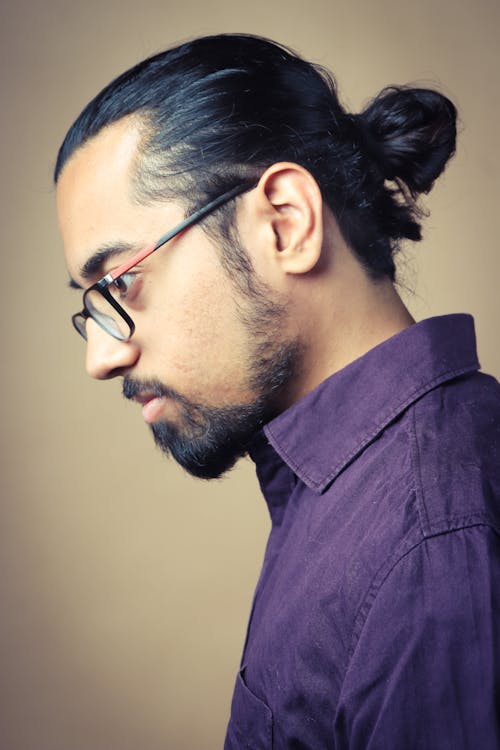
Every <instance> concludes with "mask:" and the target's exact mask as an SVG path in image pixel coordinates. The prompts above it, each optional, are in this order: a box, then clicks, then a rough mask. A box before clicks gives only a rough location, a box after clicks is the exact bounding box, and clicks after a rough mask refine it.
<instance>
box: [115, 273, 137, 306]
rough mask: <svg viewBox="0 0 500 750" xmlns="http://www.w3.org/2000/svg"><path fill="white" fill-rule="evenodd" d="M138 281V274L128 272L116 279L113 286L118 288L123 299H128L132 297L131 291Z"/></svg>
mask: <svg viewBox="0 0 500 750" xmlns="http://www.w3.org/2000/svg"><path fill="white" fill-rule="evenodd" d="M136 281H137V274H135V273H130V272H127V273H124V274H122V275H121V276H119V277H118V278H117V279H115V280H114V281H113V282H112V284H111V286H112V287H114V288H115V289H116V290H117V292H118V294H119V296H120V299H121V300H126V299H127V298H129V297H130V292H131V291H132V289H133V287H134V284H135V282H136ZM123 286H124V287H125V289H123Z"/></svg>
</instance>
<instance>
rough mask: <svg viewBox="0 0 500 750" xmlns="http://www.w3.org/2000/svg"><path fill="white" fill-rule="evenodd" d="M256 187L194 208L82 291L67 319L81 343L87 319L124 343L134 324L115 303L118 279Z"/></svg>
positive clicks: (120, 287) (120, 293)
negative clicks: (78, 308)
mask: <svg viewBox="0 0 500 750" xmlns="http://www.w3.org/2000/svg"><path fill="white" fill-rule="evenodd" d="M256 184H257V183H256V182H252V183H251V184H250V185H249V184H248V183H247V184H245V185H238V186H237V187H234V188H232V189H231V190H228V191H227V192H225V193H222V195H219V196H218V197H217V198H214V200H213V201H210V203H207V204H206V206H203V207H202V208H200V209H198V211H195V212H194V213H193V214H191V215H190V216H188V217H187V218H186V219H184V220H183V221H181V222H180V224H177V226H175V227H174V228H173V229H171V230H170V231H169V232H167V233H166V234H164V235H162V237H160V239H159V240H158V242H157V243H156V244H155V245H153V246H152V247H148V248H146V249H145V250H141V251H140V252H139V253H137V254H136V255H134V257H133V258H130V259H129V260H128V261H126V262H125V263H123V264H122V265H121V266H118V268H115V269H114V270H113V271H110V272H109V273H107V274H106V276H103V278H102V279H100V280H99V281H97V282H96V283H95V284H93V285H92V286H90V287H89V288H88V289H86V290H85V292H84V293H83V309H82V310H81V312H78V313H76V314H75V315H73V317H72V318H71V320H72V321H73V325H74V327H75V328H76V330H77V331H78V333H79V334H80V336H82V337H83V338H84V339H85V341H86V340H87V319H88V318H92V320H95V322H96V323H97V324H98V325H99V326H100V327H101V328H103V329H104V330H105V331H106V333H109V334H110V335H111V336H113V337H114V338H115V339H118V340H119V341H128V340H129V339H130V338H131V336H132V334H133V333H134V331H135V325H134V321H133V320H132V318H131V317H130V315H129V314H128V313H127V312H126V311H125V310H124V309H123V307H122V306H121V305H120V303H119V302H118V299H122V300H123V299H124V298H125V297H126V295H127V291H128V288H127V284H126V283H125V280H124V279H123V278H122V277H123V276H124V275H125V274H126V273H127V272H128V271H130V270H131V269H132V268H133V267H134V266H136V265H138V263H140V262H141V261H143V260H144V259H145V258H147V257H148V256H149V255H152V254H153V253H154V252H156V250H158V249H159V248H160V247H163V245H165V244H166V243H167V242H168V241H169V240H171V239H173V238H174V237H175V236H176V235H178V234H180V233H181V232H183V231H184V230H185V229H188V228H189V227H192V226H193V224H196V223H197V222H199V221H201V219H203V218H204V217H205V216H208V214H210V213H212V211H215V209H216V208H219V207H220V206H223V205H224V204H225V203H228V202H229V201H230V200H232V199H233V198H236V197H237V196H238V195H241V194H242V193H246V192H248V191H249V190H252V188H254V187H255V186H256ZM117 298H118V299H117Z"/></svg>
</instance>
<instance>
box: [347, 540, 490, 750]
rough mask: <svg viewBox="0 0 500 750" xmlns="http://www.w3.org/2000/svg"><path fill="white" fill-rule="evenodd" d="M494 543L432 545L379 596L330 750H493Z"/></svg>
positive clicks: (402, 566)
mask: <svg viewBox="0 0 500 750" xmlns="http://www.w3.org/2000/svg"><path fill="white" fill-rule="evenodd" d="M499 675H500V539H499V537H498V535H497V534H496V532H495V531H494V530H493V529H492V528H491V527H489V526H487V525H477V526H471V527H468V528H462V529H459V530H455V531H451V532H448V533H445V534H441V535H439V536H435V537H431V538H428V539H426V540H425V541H423V542H421V543H420V544H419V545H418V546H417V547H415V548H413V549H412V550H411V551H410V552H409V553H408V554H406V555H405V556H404V557H403V558H402V559H401V560H400V561H399V562H398V563H397V565H395V567H394V568H393V569H392V571H391V572H390V573H389V575H388V576H387V578H386V579H385V581H384V582H383V584H382V585H381V587H380V589H379V590H378V592H377V593H376V594H375V597H374V600H373V604H372V606H371V608H370V610H369V614H368V616H367V617H366V620H365V622H364V623H363V625H362V628H361V632H360V635H359V638H358V641H357V643H356V644H355V646H354V650H353V653H352V657H351V659H350V662H349V666H348V669H347V672H346V676H345V679H344V683H343V686H342V690H341V695H340V701H339V704H338V710H337V713H336V717H335V729H334V737H335V744H334V747H335V750H347V749H349V750H402V749H404V750H476V749H478V748H481V750H498V748H500V720H499V717H500V695H499V688H500V685H499V682H500V680H499Z"/></svg>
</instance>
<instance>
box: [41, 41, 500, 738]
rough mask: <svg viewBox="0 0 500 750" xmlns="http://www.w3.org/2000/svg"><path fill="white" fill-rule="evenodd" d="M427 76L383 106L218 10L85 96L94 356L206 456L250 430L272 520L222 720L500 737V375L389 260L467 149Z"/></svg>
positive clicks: (157, 428)
mask: <svg viewBox="0 0 500 750" xmlns="http://www.w3.org/2000/svg"><path fill="white" fill-rule="evenodd" d="M455 138H456V111H455V107H454V106H453V104H452V103H451V102H450V101H449V100H448V99H447V98H446V97H445V96H443V95H442V94H440V93H438V92H436V91H433V90H430V89H424V88H415V87H413V88H412V87H392V88H388V89H385V90H383V91H382V92H381V93H380V94H379V95H378V96H377V97H375V98H374V99H373V101H372V102H371V103H370V104H369V105H368V106H367V107H366V109H365V110H364V111H363V112H362V113H361V114H356V115H354V114H351V113H348V112H346V111H345V110H344V108H343V107H342V105H341V104H340V102H339V100H338V97H337V94H336V88H335V84H334V82H333V79H332V78H331V77H330V76H329V75H328V74H327V73H326V72H325V71H324V70H322V69H320V68H318V67H315V66H314V65H312V64H310V63H308V62H306V61H304V60H302V59H301V58H300V57H298V56H297V55H295V54H294V53H291V52H290V51H288V50H286V49H285V48H283V47H281V46H280V45H278V44H275V43H273V42H270V41H267V40H265V39H261V38H258V37H253V36H248V35H219V36H215V37H204V38H200V39H197V40H194V41H192V42H188V43H185V44H183V45H181V46H179V47H177V48H174V49H171V50H167V51H166V52H164V53H161V54H159V55H156V56H155V57H153V58H150V59H148V60H145V61H144V62H142V63H139V64H138V65H137V66H135V67H134V68H132V69H131V70H129V71H127V72H125V73H124V74H123V75H122V76H120V77H119V78H117V79H116V80H115V81H113V82H112V83H111V84H109V86H107V87H106V88H105V89H104V90H103V91H102V92H101V93H100V94H98V95H97V96H96V98H95V99H94V100H93V101H92V102H90V103H89V105H87V107H86V108H85V109H84V111H83V112H82V114H81V115H80V116H79V118H78V119H77V120H76V121H75V123H74V124H73V126H72V127H71V129H70V130H69V132H68V135H67V136H66V139H65V141H64V143H63V145H62V147H61V149H60V152H59V155H58V159H57V164H56V170H55V180H56V183H57V200H58V212H59V220H60V225H61V231H62V236H63V240H64V246H65V254H66V260H67V265H68V269H69V272H70V276H71V284H72V286H74V287H76V288H78V289H82V290H84V295H83V306H82V309H81V311H80V312H77V313H76V314H75V315H74V316H73V324H74V326H75V328H76V330H77V331H78V333H79V334H80V335H81V336H82V337H83V338H84V339H85V341H86V348H87V349H86V351H87V360H86V364H87V370H88V372H89V374H90V375H92V376H93V377H96V378H111V377H117V376H118V377H121V378H122V380H123V394H124V396H125V397H126V398H128V399H133V400H135V401H137V402H138V403H139V404H140V406H141V407H142V412H143V416H144V419H145V421H146V423H148V424H149V425H150V428H151V430H152V432H153V435H154V438H155V441H156V442H157V444H158V445H159V446H160V447H161V448H162V450H163V451H164V452H165V453H167V454H171V455H172V456H173V457H174V458H175V460H177V461H178V462H179V464H180V465H181V466H183V467H184V468H185V469H186V470H187V471H188V472H190V473H191V474H193V475H195V476H198V477H204V478H207V479H209V478H213V477H218V476H221V475H222V474H223V473H224V472H225V471H227V470H228V469H229V468H231V467H232V466H233V464H234V463H235V461H236V460H237V459H238V458H239V457H241V456H243V455H246V454H248V453H249V454H250V456H251V457H252V459H253V460H254V461H255V463H256V469H257V475H258V479H259V482H260V486H261V488H262V491H263V494H264V496H265V499H266V502H267V504H268V507H269V511H270V515H271V519H272V530H271V534H270V538H269V542H268V546H267V550H266V556H265V560H264V565H263V571H262V574H261V577H260V579H259V583H258V586H257V590H256V594H255V599H254V603H253V607H252V613H251V617H250V623H249V627H248V633H247V639H246V643H245V646H244V651H243V656H242V663H241V670H240V673H239V675H238V678H237V681H236V687H235V693H234V697H233V703H232V711H231V719H230V723H229V727H228V732H227V738H226V744H225V747H226V749H227V750H230V749H236V748H252V750H258V749H259V748H262V749H264V748H276V749H280V750H281V749H284V748H304V749H305V748H309V749H310V750H321V749H322V748H335V750H340V749H341V748H350V749H351V750H354V749H356V750H367V749H368V748H371V750H375V748H380V749H382V748H384V749H386V748H405V749H406V748H410V749H411V748H444V747H450V748H454V749H455V748H469V747H470V748H472V747H477V748H481V749H485V750H489V748H495V747H498V746H499V744H500V726H499V706H498V662H499V657H500V653H499V649H500V646H499V634H498V616H499V596H500V595H499V593H498V592H499V584H500V566H499V560H500V544H499V538H498V533H499V523H500V520H499V508H498V502H499V475H500V469H499V458H500V388H499V386H498V383H497V382H496V381H495V380H494V379H493V378H491V377H489V376H487V375H484V374H483V373H480V372H479V371H478V370H479V363H478V360H477V355H476V351H475V338H474V327H473V321H472V319H471V318H470V316H467V315H449V316H443V317H439V318H431V319H428V320H425V321H422V322H420V323H415V321H414V320H413V319H412V317H411V315H410V313H409V312H408V310H407V309H406V307H405V306H404V304H403V302H402V301H401V299H400V297H399V295H398V293H397V291H396V289H395V285H394V281H395V261H394V257H395V254H396V253H397V251H398V249H399V246H400V243H401V242H402V241H403V240H407V239H409V240H419V239H420V238H421V227H420V218H421V212H420V209H419V206H418V196H419V195H420V194H422V193H427V192H428V191H429V190H430V189H431V188H432V186H433V183H434V181H435V180H436V179H437V178H438V177H439V175H440V174H441V173H442V171H443V170H444V169H445V167H446V164H447V162H448V160H449V159H450V157H451V156H452V155H453V153H454V150H455Z"/></svg>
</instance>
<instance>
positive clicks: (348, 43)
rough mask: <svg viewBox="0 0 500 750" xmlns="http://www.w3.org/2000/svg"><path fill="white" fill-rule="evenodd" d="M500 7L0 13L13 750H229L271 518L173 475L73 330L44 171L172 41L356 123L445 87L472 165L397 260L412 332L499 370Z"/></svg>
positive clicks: (6, 719) (244, 477) (223, 486)
mask: <svg viewBox="0 0 500 750" xmlns="http://www.w3.org/2000/svg"><path fill="white" fill-rule="evenodd" d="M499 15H500V13H499V5H498V2H497V0H463V1H462V2H460V0H420V2H418V3H417V2H413V0H372V1H370V0H351V2H350V3H348V2H342V1H341V0H337V1H335V0H330V2H326V1H322V0H309V2H307V3H300V2H283V1H282V0H275V2H274V3H271V2H269V0H266V1H265V2H264V1H263V0H252V1H251V2H248V3H246V4H238V3H234V2H228V0H215V1H212V2H211V1H210V0H208V2H205V3H204V4H202V3H199V2H194V1H193V0H184V1H183V2H175V3H174V2H173V0H162V1H161V2H160V1H159V0H145V1H144V2H143V3H138V2H137V1H136V0H134V1H133V2H132V0H121V1H118V0H115V1H113V0H100V2H98V1H97V0H86V2H79V3H77V2H71V1H68V0H44V2H40V1H39V0H15V2H14V0H4V2H3V4H2V8H1V19H0V20H1V24H0V29H1V31H0V33H1V40H0V41H1V44H0V55H1V68H0V70H1V76H2V105H3V106H2V119H1V131H2V138H1V141H2V143H1V149H2V162H1V164H2V180H1V191H2V200H1V206H2V221H1V223H0V231H1V252H2V256H1V257H2V273H1V275H0V280H1V281H0V283H1V294H0V305H1V311H0V313H1V317H0V321H1V326H2V336H1V339H0V340H1V359H0V368H1V370H0V371H1V414H0V416H1V425H2V451H1V475H0V480H1V496H2V504H1V525H0V528H1V532H0V533H1V539H0V607H1V615H0V649H1V653H0V693H1V695H0V712H1V715H0V748H1V749H2V750H160V748H161V749H162V750H165V748H168V749H170V748H172V749H173V750H195V749H196V750H212V749H214V750H215V749H217V748H220V747H221V746H222V739H223V736H224V728H225V723H226V721H227V716H228V712H229V705H230V696H231V692H232V685H233V680H234V676H235V673H236V670H237V667H238V661H239V655H240V650H241V647H242V643H243V638H244V632H245V625H246V619H247V615H248V611H249V607H250V602H251V596H252V592H253V587H254V584H255V581H256V578H257V575H258V571H259V567H260V562H261V559H262V554H263V548H264V543H265V538H266V534H267V531H268V519H267V512H266V509H265V505H264V503H263V502H262V500H261V499H260V497H259V492H258V489H257V487H256V483H255V480H254V478H253V469H252V467H251V466H250V464H249V463H246V462H243V463H242V464H241V465H240V466H239V467H238V468H237V469H236V470H235V471H234V472H233V473H232V474H231V475H230V476H229V477H228V478H227V479H225V480H223V481H220V482H213V483H203V482H200V481H195V480H193V479H190V478H188V477H186V476H184V475H183V474H182V473H181V472H180V470H179V469H177V468H176V467H175V466H174V465H172V464H169V463H167V462H165V461H164V460H163V459H162V458H161V456H160V455H159V454H158V453H157V452H156V450H155V449H154V448H153V447H152V441H151V439H150V437H149V434H148V432H147V429H146V428H145V427H144V425H143V423H142V420H141V417H140V414H139V413H138V410H137V409H134V408H133V407H130V406H127V405H126V404H125V403H124V402H123V400H122V399H121V398H120V397H119V386H118V384H117V383H114V382H111V383H105V384H103V383H93V382H91V381H90V380H89V379H87V378H86V376H85V375H84V372H83V348H82V345H81V342H80V341H79V340H77V337H76V335H74V334H73V333H72V331H71V329H70V326H69V324H68V318H69V315H70V313H71V312H73V310H74V308H76V306H77V305H78V303H79V299H78V298H77V295H76V294H75V293H74V292H70V291H69V290H67V289H66V283H67V275H66V271H65V268H64V266H63V262H62V257H61V245H60V242H59V239H58V236H57V231H56V226H55V219H54V212H53V190H52V186H51V169H52V165H53V161H54V157H55V153H56V149H57V147H58V145H59V142H60V140H61V139H62V137H63V135H64V132H65V130H66V128H67V127H68V126H69V124H70V122H71V121H72V120H73V118H74V117H75V116H76V114H77V113H78V111H79V110H80V108H81V107H82V106H83V105H84V104H85V103H86V102H87V100H88V99H89V98H90V97H91V96H92V95H93V94H94V93H96V91H97V90H98V89H100V88H101V87H102V86H103V85H104V84H106V83H107V82H108V81H109V80H110V79H111V78H112V77H113V76H114V75H116V74H118V73H119V72H121V71H122V70H123V69H124V68H125V67H128V66H130V65H131V64H133V63H135V62H136V61H137V60H139V59H140V58H142V57H144V56H146V55H147V54H150V53H152V52H155V51H158V50H160V49H162V48H164V47H166V46H169V45H171V44H173V43H174V42H176V41H178V40H182V39H185V38H188V37H190V36H193V35H198V34H203V33H209V32H217V31H246V32H256V33H260V34H264V35H267V36H270V37H272V38H276V39H278V40H280V41H282V42H285V43H287V44H289V45H291V46H293V47H295V48H296V49H298V50H299V51H300V52H302V53H303V54H304V55H305V56H306V57H309V58H311V59H313V60H315V61H317V62H320V63H323V64H325V65H327V66H329V67H330V68H332V69H333V70H334V72H335V73H336V75H337V77H338V80H339V82H340V86H341V90H342V92H343V93H344V97H345V99H346V101H347V102H348V103H349V104H350V106H351V107H352V108H353V109H354V110H356V109H357V108H359V107H360V106H361V104H362V102H363V101H365V100H366V99H367V97H369V96H370V95H372V94H375V93H376V92H377V91H378V90H379V89H380V88H381V87H382V86H384V85H386V84H389V83H404V82H408V81H420V82H422V81H438V82H441V85H442V86H443V88H444V90H445V91H446V92H447V93H449V94H450V95H451V96H452V97H453V98H454V100H455V101H456V102H457V104H458V106H459V108H460V111H461V116H462V134H461V138H460V146H459V153H458V156H457V158H456V159H455V160H454V162H453V163H452V165H451V167H450V168H449V170H448V172H447V173H446V175H445V177H444V178H442V180H441V181H440V182H439V184H438V185H437V187H436V189H435V191H434V192H433V194H432V195H431V197H430V198H429V201H428V206H429V208H430V209H431V211H432V213H431V217H430V218H429V219H428V220H427V222H426V225H425V242H424V243H421V245H420V246H419V247H417V248H416V250H415V252H414V253H413V252H411V253H409V254H408V255H407V256H406V260H405V263H404V269H403V277H404V279H405V283H406V285H407V286H409V287H410V288H413V289H414V294H413V295H411V296H410V307H411V309H412V311H413V312H414V313H415V314H416V315H417V316H418V317H419V318H421V317H427V316H428V315H433V314H440V313H446V312H456V311H470V312H472V313H473V314H474V315H475V317H476V321H477V329H478V337H479V347H480V354H481V360H482V363H483V367H484V369H486V370H489V371H490V372H493V373H494V374H496V375H497V376H499V375H500V354H499V351H498V346H497V329H498V322H499V311H500V305H499V301H498V291H497V290H498V274H499V268H500V265H499V260H498V259H499V248H498V243H497V224H498V215H499V211H500V209H499V205H500V202H499V189H498V188H499V185H498V175H499V157H498V151H499V149H498V135H497V133H498V122H499V117H500V112H499V103H498V87H499V81H498V62H499V61H498V52H497V50H498V38H499V31H500V29H499Z"/></svg>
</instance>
